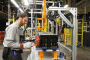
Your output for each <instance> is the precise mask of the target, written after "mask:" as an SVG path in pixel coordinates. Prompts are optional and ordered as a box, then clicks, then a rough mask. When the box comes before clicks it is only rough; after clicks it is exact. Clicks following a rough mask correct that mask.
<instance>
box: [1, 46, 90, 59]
mask: <svg viewBox="0 0 90 60" xmlns="http://www.w3.org/2000/svg"><path fill="white" fill-rule="evenodd" d="M2 51H3V45H0V60H2ZM29 53H30V52H24V53H23V54H22V55H23V60H26V58H27V56H28V54H29ZM66 53H67V52H66ZM66 55H67V57H66V58H68V59H67V60H71V58H70V55H69V54H66ZM77 60H90V47H85V46H83V47H78V49H77Z"/></svg>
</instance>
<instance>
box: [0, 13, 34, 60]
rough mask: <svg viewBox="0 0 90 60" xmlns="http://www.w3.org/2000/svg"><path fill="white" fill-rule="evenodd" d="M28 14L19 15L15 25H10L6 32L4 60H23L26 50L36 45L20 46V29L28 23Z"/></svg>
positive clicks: (29, 43) (30, 43)
mask: <svg viewBox="0 0 90 60" xmlns="http://www.w3.org/2000/svg"><path fill="white" fill-rule="evenodd" d="M27 20H28V16H27V14H26V13H19V14H17V18H16V21H15V23H13V24H11V25H9V26H8V27H7V28H6V29H5V31H6V34H5V38H4V42H3V45H4V50H3V56H2V57H3V60H22V57H21V53H22V50H23V49H24V48H30V47H31V46H32V45H33V44H34V43H32V42H26V43H24V44H20V32H21V30H20V28H21V26H23V25H24V24H26V23H27Z"/></svg>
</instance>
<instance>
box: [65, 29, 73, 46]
mask: <svg viewBox="0 0 90 60" xmlns="http://www.w3.org/2000/svg"><path fill="white" fill-rule="evenodd" d="M69 30H70V33H68V32H67V28H64V35H65V37H64V45H65V46H66V45H70V46H72V28H70V29H69ZM67 36H70V42H67Z"/></svg>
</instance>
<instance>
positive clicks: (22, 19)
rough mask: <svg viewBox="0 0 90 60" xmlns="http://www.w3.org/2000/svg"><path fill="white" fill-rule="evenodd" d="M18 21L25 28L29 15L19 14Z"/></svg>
mask: <svg viewBox="0 0 90 60" xmlns="http://www.w3.org/2000/svg"><path fill="white" fill-rule="evenodd" d="M16 20H17V21H19V24H20V26H23V25H24V24H26V23H27V20H28V15H27V14H26V13H18V14H17V18H16Z"/></svg>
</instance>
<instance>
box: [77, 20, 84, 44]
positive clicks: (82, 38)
mask: <svg viewBox="0 0 90 60" xmlns="http://www.w3.org/2000/svg"><path fill="white" fill-rule="evenodd" d="M80 20H81V21H82V33H81V34H79V33H78V21H80ZM83 23H84V19H77V43H76V45H77V44H78V43H80V44H81V46H83ZM79 35H81V42H79V41H78V36H79Z"/></svg>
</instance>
